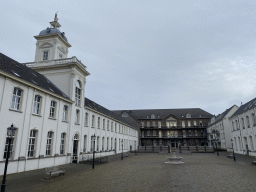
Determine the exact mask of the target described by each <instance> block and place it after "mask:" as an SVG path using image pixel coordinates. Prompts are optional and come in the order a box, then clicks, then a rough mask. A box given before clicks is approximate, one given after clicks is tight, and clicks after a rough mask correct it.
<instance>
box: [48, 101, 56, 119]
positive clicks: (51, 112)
mask: <svg viewBox="0 0 256 192" xmlns="http://www.w3.org/2000/svg"><path fill="white" fill-rule="evenodd" d="M55 108H56V102H54V101H51V107H50V116H49V117H50V118H55Z"/></svg>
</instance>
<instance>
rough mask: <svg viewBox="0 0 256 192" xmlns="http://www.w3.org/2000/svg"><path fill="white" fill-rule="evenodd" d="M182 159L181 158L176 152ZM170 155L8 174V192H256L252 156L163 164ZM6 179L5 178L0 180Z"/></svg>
mask: <svg viewBox="0 0 256 192" xmlns="http://www.w3.org/2000/svg"><path fill="white" fill-rule="evenodd" d="M178 155H179V154H178ZM167 156H169V155H167V154H164V155H158V154H157V153H155V154H152V153H148V154H143V153H140V154H138V155H136V156H135V154H133V153H132V154H129V157H126V158H124V160H123V161H121V160H119V159H118V160H114V161H111V162H109V163H105V164H100V165H96V166H95V169H94V170H93V169H91V165H89V164H68V165H63V166H61V167H62V168H65V169H66V175H65V176H60V177H57V178H54V179H52V180H50V181H49V180H45V179H44V169H41V170H35V171H29V172H24V173H17V174H11V175H8V176H7V187H6V191H13V192H16V191H19V192H20V191H37V192H46V191H53V192H54V191H62V192H65V191H214V192H215V191H218V192H219V191H225V192H226V191H256V185H255V180H256V166H253V165H252V164H251V163H250V159H251V158H252V157H248V156H241V155H240V156H237V161H236V162H234V161H233V159H229V158H227V157H226V152H221V153H220V156H217V155H216V153H215V154H214V153H206V154H204V153H199V154H196V153H193V154H192V155H183V161H184V162H185V164H181V165H170V164H165V163H164V162H165V161H166V157H167ZM0 179H2V177H0Z"/></svg>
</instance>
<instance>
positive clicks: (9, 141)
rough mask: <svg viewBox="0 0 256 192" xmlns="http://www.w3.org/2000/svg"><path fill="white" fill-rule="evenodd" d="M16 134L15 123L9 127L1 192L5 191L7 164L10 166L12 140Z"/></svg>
mask: <svg viewBox="0 0 256 192" xmlns="http://www.w3.org/2000/svg"><path fill="white" fill-rule="evenodd" d="M14 134H15V128H14V127H13V124H12V125H11V127H9V128H7V136H8V148H7V154H6V159H5V167H4V176H3V181H2V185H1V192H5V186H6V184H5V182H6V173H7V166H8V160H9V155H10V150H11V142H12V139H13V136H14Z"/></svg>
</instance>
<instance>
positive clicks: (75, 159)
mask: <svg viewBox="0 0 256 192" xmlns="http://www.w3.org/2000/svg"><path fill="white" fill-rule="evenodd" d="M77 147H78V140H74V143H73V163H77Z"/></svg>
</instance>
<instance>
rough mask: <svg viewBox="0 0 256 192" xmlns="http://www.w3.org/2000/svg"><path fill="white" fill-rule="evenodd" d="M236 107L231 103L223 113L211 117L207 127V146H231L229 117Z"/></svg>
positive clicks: (222, 147) (224, 147) (223, 147)
mask: <svg viewBox="0 0 256 192" xmlns="http://www.w3.org/2000/svg"><path fill="white" fill-rule="evenodd" d="M237 109H238V107H237V106H236V105H233V106H232V107H230V108H229V109H227V110H226V111H224V112H223V113H221V114H219V115H217V116H214V117H212V118H211V121H210V122H209V124H208V127H207V134H208V135H207V137H208V144H209V146H213V145H214V147H217V148H221V149H227V148H231V147H232V143H231V131H232V130H231V127H230V123H229V118H230V117H231V116H232V115H233V114H234V113H235V112H236V111H237Z"/></svg>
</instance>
